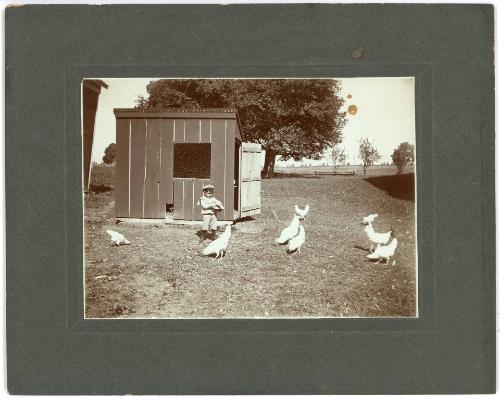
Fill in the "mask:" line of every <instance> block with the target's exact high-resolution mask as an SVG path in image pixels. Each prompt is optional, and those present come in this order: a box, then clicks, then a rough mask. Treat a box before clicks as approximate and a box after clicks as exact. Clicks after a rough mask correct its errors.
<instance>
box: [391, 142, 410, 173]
mask: <svg viewBox="0 0 500 399" xmlns="http://www.w3.org/2000/svg"><path fill="white" fill-rule="evenodd" d="M391 157H392V162H394V165H396V166H397V167H398V173H402V172H403V168H404V166H405V165H406V164H408V163H409V162H413V161H414V160H415V155H414V146H413V144H410V143H408V142H406V141H405V142H404V143H401V144H400V145H399V146H398V148H396V149H395V150H394V152H393V153H392V156H391Z"/></svg>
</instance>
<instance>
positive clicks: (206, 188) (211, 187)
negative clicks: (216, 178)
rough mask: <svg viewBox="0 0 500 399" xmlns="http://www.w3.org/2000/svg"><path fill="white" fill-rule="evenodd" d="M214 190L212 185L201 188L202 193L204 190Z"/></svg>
mask: <svg viewBox="0 0 500 399" xmlns="http://www.w3.org/2000/svg"><path fill="white" fill-rule="evenodd" d="M214 189H215V187H214V186H213V185H212V184H205V185H204V186H203V191H205V190H214Z"/></svg>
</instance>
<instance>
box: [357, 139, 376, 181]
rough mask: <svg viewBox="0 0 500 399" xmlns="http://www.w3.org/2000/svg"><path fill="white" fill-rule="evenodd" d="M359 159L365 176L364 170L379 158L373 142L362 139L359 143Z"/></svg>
mask: <svg viewBox="0 0 500 399" xmlns="http://www.w3.org/2000/svg"><path fill="white" fill-rule="evenodd" d="M359 157H360V158H361V161H362V162H363V174H364V175H366V169H368V167H369V166H371V165H373V164H374V163H375V162H377V161H378V160H379V159H380V158H381V156H380V154H379V153H378V151H377V149H376V148H375V146H374V145H373V141H370V139H368V138H364V139H361V140H360V141H359Z"/></svg>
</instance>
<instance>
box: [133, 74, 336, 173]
mask: <svg viewBox="0 0 500 399" xmlns="http://www.w3.org/2000/svg"><path fill="white" fill-rule="evenodd" d="M340 88H341V87H340V82H338V81H336V80H331V79H183V80H170V79H168V80H166V79H162V80H156V81H152V82H150V83H149V84H148V86H147V91H148V93H149V97H148V98H144V97H140V98H139V99H138V104H137V107H138V108H139V109H161V108H177V107H183V108H235V109H237V111H238V114H239V118H240V122H241V125H242V130H243V134H244V137H245V141H250V142H256V143H260V144H262V146H263V148H264V149H265V151H266V162H265V165H264V170H265V174H266V175H269V174H270V173H272V172H273V170H274V162H275V159H276V156H277V155H280V156H281V157H282V159H283V160H287V159H294V160H296V161H299V160H301V159H302V158H311V159H320V158H321V157H322V155H323V153H324V151H325V150H326V149H327V148H329V147H332V146H334V145H335V144H337V143H339V142H341V141H342V128H343V127H344V125H345V123H346V118H345V113H344V112H341V111H340V109H341V107H342V105H343V103H344V100H343V99H342V98H341V96H340Z"/></svg>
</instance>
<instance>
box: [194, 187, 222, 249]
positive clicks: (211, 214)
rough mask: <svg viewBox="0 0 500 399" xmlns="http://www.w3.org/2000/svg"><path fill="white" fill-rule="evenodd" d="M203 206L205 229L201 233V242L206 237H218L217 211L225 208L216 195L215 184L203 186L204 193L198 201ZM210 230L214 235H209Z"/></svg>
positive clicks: (202, 213)
mask: <svg viewBox="0 0 500 399" xmlns="http://www.w3.org/2000/svg"><path fill="white" fill-rule="evenodd" d="M197 205H198V206H201V215H202V217H203V230H202V231H201V233H200V242H203V241H204V240H205V239H206V238H211V239H212V240H215V239H216V237H217V215H216V212H218V211H221V210H223V209H224V206H223V205H222V202H220V201H219V200H218V199H217V198H215V197H214V186H213V185H211V184H207V185H205V186H203V195H202V196H201V197H200V199H199V200H198V203H197ZM209 230H211V231H212V236H211V237H209V235H208V234H209Z"/></svg>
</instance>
